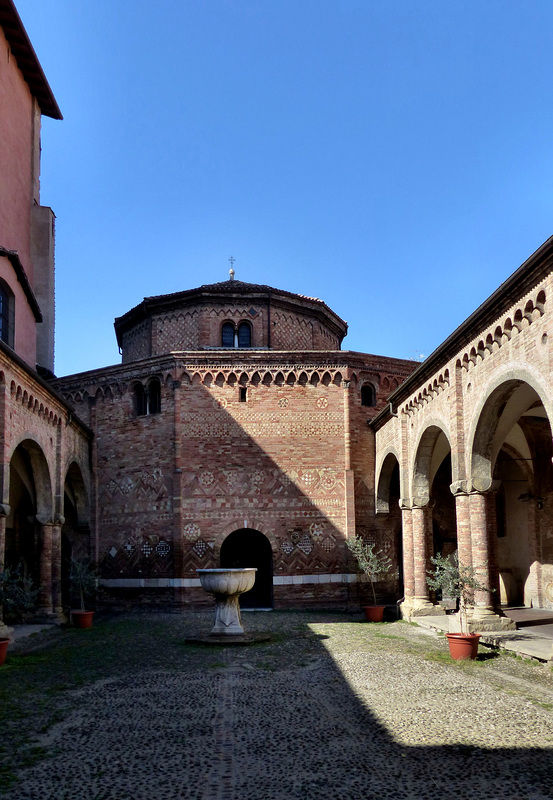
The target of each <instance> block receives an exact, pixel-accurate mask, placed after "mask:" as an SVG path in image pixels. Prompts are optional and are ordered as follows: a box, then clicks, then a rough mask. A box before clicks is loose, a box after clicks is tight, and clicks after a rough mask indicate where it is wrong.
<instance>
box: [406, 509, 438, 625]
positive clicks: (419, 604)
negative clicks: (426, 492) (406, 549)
mask: <svg viewBox="0 0 553 800" xmlns="http://www.w3.org/2000/svg"><path fill="white" fill-rule="evenodd" d="M411 518H412V521H413V575H414V587H415V595H414V598H413V611H412V612H411V616H416V617H421V616H430V615H432V616H437V615H441V614H445V610H444V609H443V608H442V607H441V606H435V605H434V604H433V603H431V602H430V599H429V596H428V585H427V583H426V570H427V569H428V566H429V554H430V551H429V546H428V543H429V537H430V531H431V528H432V504H431V503H427V504H426V505H424V506H422V505H413V509H412V511H411Z"/></svg>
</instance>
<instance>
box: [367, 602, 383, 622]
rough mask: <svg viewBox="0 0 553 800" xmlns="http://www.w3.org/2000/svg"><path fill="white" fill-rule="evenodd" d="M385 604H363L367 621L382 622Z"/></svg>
mask: <svg viewBox="0 0 553 800" xmlns="http://www.w3.org/2000/svg"><path fill="white" fill-rule="evenodd" d="M385 608H386V606H363V611H364V612H365V619H366V620H367V622H382V619H383V618H384V609H385Z"/></svg>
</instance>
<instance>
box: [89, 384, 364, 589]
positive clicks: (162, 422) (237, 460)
mask: <svg viewBox="0 0 553 800" xmlns="http://www.w3.org/2000/svg"><path fill="white" fill-rule="evenodd" d="M281 377H282V380H280V379H279V377H278V375H277V376H276V377H275V380H274V383H273V385H270V386H269V385H266V384H264V383H263V381H262V380H259V381H258V382H257V383H256V384H255V385H248V386H247V387H242V386H241V383H240V378H239V377H237V378H236V381H235V384H234V385H230V386H229V385H228V381H227V383H225V384H224V385H219V384H218V383H217V381H214V380H211V379H210V378H209V377H207V378H204V381H205V380H208V381H209V386H206V385H205V383H200V382H199V379H197V378H196V377H195V378H194V379H192V380H191V379H190V378H188V377H186V376H184V377H182V379H181V385H180V387H177V389H173V388H172V380H171V381H168V382H167V383H169V385H167V384H166V385H164V386H163V388H162V397H161V409H160V413H159V414H156V415H150V416H145V417H133V418H128V419H121V420H120V423H119V427H118V431H119V435H120V436H121V437H127V436H128V437H129V439H130V437H131V436H132V442H133V446H132V451H131V452H128V453H125V452H122V454H121V456H120V457H119V458H118V459H117V460H115V459H111V460H109V461H107V462H106V461H105V460H103V459H102V455H103V454H102V452H101V448H100V445H99V446H98V448H99V449H98V455H99V458H98V471H99V500H100V502H99V509H100V511H99V514H100V516H99V530H100V532H101V534H100V535H101V545H100V552H101V553H102V557H103V573H104V576H105V577H114V578H115V577H117V578H121V577H125V578H131V577H132V578H144V577H150V578H162V577H173V576H175V577H179V578H180V577H184V578H195V577H196V569H201V568H212V567H218V566H219V563H220V561H219V559H220V547H221V544H222V542H223V541H224V540H225V537H226V536H228V535H229V534H233V533H235V532H237V531H240V530H243V529H245V528H247V529H255V530H258V531H260V532H261V533H262V534H263V535H265V536H266V537H267V539H268V540H269V541H270V544H271V547H272V559H273V570H274V575H275V576H279V575H282V576H291V575H295V576H298V575H299V576H302V575H303V576H317V575H329V574H335V575H336V574H344V573H348V572H354V571H355V569H354V567H353V564H352V563H351V560H350V558H349V554H348V553H347V550H346V548H345V545H344V536H345V530H346V524H345V478H344V461H343V458H344V455H343V454H344V433H343V421H344V413H343V394H344V389H343V388H342V387H341V386H338V385H334V384H330V385H329V384H328V383H323V382H322V381H321V382H318V383H317V385H312V384H306V385H304V386H301V385H296V386H294V387H292V386H290V385H289V384H288V383H286V381H285V380H284V376H283V375H282V376H281ZM241 388H247V393H246V400H243V399H242V398H243V396H244V395H243V393H242V392H241V391H240V390H241ZM321 399H322V400H324V401H325V402H324V403H323V402H319V401H320V400H321ZM284 400H286V402H280V401H284ZM175 402H176V403H177V404H179V405H180V412H178V414H179V418H180V433H181V435H180V439H179V441H177V443H176V450H177V453H179V454H180V455H179V457H180V463H181V464H182V467H181V470H182V471H181V472H180V474H177V475H176V476H175V478H174V481H173V482H172V478H173V474H174V465H173V461H172V460H171V458H172V453H173V447H168V445H167V442H168V431H173V430H174V428H173V424H174V423H173V420H174V415H175V409H174V403H175ZM114 403H117V404H118V406H119V408H120V409H121V410H120V412H119V413H120V414H125V413H128V412H125V410H124V409H122V406H123V404H122V403H121V402H120V400H117V399H113V398H110V397H108V398H106V399H104V400H100V401H99V402H98V403H97V408H96V420H97V422H96V425H97V439H98V441H99V442H101V441H103V440H104V437H106V436H107V435H108V434H109V431H110V428H113V427H114V420H113V404H114ZM171 435H173V433H171ZM119 450H120V451H122V447H121V446H119ZM177 480H178V481H179V482H180V489H179V486H178V485H177V484H176V481H177ZM173 496H177V498H178V501H179V502H180V505H181V517H180V526H181V527H180V530H177V529H176V526H175V522H174V520H175V519H176V518H178V514H175V513H174V508H173V505H172V498H173ZM169 532H171V533H172V535H169ZM239 538H240V537H238V536H235V537H234V538H233V540H230V543H227V546H226V548H225V550H226V551H227V552H226V555H225V558H226V559H230V560H231V561H232V560H236V558H237V557H238V556H237V555H236V554H234V555H233V554H232V552H230V555H229V548H230V549H231V550H232V548H231V544H232V542H233V541H234V542H235V544H236V547H237V548H238V550H240V548H241V547H242V545H240V544H239ZM242 538H243V537H242ZM290 583H291V581H290ZM280 585H281V586H282V585H284V584H280ZM322 586H323V585H322V584H320V585H319V584H317V583H316V582H315V581H313V582H312V583H311V584H308V583H304V584H302V586H301V592H302V596H303V599H304V600H306V601H309V599H312V598H316V596H317V594H320V593H321V592H322V591H323V589H322ZM327 590H328V593H329V596H330V593H333V594H335V595H340V596H341V598H342V601H343V600H345V599H346V597H347V595H348V594H349V591H350V589H349V584H347V583H344V584H343V585H341V583H340V582H339V581H338V582H333V584H330V582H328V583H327V584H326V589H325V590H324V591H327ZM280 591H282V590H280Z"/></svg>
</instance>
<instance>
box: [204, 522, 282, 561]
mask: <svg viewBox="0 0 553 800" xmlns="http://www.w3.org/2000/svg"><path fill="white" fill-rule="evenodd" d="M244 522H247V523H248V524H247V526H245V525H244ZM243 528H251V529H252V530H256V531H259V533H262V534H263V535H264V536H266V537H267V539H268V540H269V542H270V544H271V548H272V550H273V557H275V558H276V557H277V556H278V553H279V542H278V539H277V538H276V536H275V535H274V533H272V531H269V530H268V529H267V526H266V525H265V523H264V522H262V521H261V520H259V519H248V520H244V519H243V518H242V519H240V518H238V517H236V518H235V519H234V520H233V521H232V522H229V523H228V525H225V527H224V528H222V529H221V530H220V531H219V533H218V534H217V535H216V536H215V537H214V546H213V552H214V555H215V557H216V559H217V563H219V560H220V556H221V545H222V544H223V542H224V540H225V539H226V538H227V536H228V535H229V534H231V533H233V532H234V531H239V530H242V529H243Z"/></svg>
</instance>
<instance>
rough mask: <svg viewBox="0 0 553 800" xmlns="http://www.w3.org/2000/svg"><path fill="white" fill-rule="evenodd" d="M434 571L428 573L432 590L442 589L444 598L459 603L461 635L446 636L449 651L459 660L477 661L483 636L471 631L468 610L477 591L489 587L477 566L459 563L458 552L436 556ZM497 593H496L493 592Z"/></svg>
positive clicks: (433, 557) (428, 581)
mask: <svg viewBox="0 0 553 800" xmlns="http://www.w3.org/2000/svg"><path fill="white" fill-rule="evenodd" d="M430 561H431V562H432V563H433V564H434V569H433V570H431V571H428V573H427V578H426V582H427V584H428V586H429V588H430V589H433V590H441V591H442V593H443V594H444V595H447V596H449V597H455V598H457V600H458V601H459V625H460V629H461V630H460V633H446V637H447V642H448V645H449V652H450V654H451V657H452V658H454V659H455V660H456V661H464V660H466V659H474V658H476V656H477V653H478V643H479V641H480V635H481V634H479V633H470V632H469V629H468V614H467V608H468V605H469V603H470V602H471V600H472V598H473V595H474V592H475V591H485V590H487V587H486V586H484V585H483V584H482V582H481V581H480V580H479V579H478V576H477V574H476V569H475V567H473V566H471V565H468V566H463V565H462V564H459V557H458V555H457V553H453V554H452V555H450V556H442V555H441V554H438V555H437V556H432V557H431V558H430ZM492 591H493V590H492Z"/></svg>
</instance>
